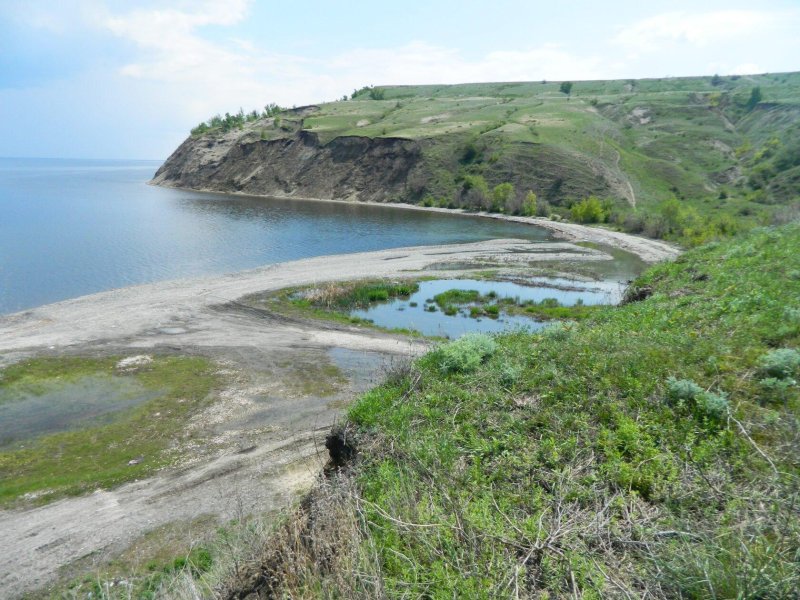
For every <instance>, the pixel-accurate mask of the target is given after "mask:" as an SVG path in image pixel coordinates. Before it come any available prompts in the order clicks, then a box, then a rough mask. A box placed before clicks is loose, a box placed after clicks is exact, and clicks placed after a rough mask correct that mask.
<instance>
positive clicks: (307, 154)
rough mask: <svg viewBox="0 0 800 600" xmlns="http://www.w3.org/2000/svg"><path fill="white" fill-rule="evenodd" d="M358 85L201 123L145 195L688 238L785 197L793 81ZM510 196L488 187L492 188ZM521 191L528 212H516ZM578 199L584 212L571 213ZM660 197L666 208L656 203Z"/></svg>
mask: <svg viewBox="0 0 800 600" xmlns="http://www.w3.org/2000/svg"><path fill="white" fill-rule="evenodd" d="M565 90H566V88H564V86H563V84H562V83H559V82H532V83H486V84H465V85H448V86H386V87H380V88H363V89H362V90H358V91H356V92H355V93H354V94H353V96H352V98H350V99H347V100H344V99H343V100H340V101H338V102H331V103H325V104H320V105H314V106H306V107H301V108H295V109H280V108H278V107H275V106H274V105H271V106H269V107H267V110H265V111H264V112H263V113H259V112H257V111H253V112H252V113H250V114H245V113H243V112H240V113H238V114H236V115H226V117H215V118H214V119H211V120H209V121H208V122H207V123H203V124H201V125H200V126H198V127H197V128H195V130H194V131H193V133H192V135H191V136H190V137H189V138H188V139H187V140H186V141H185V142H184V143H183V144H182V145H181V146H180V147H179V148H178V149H177V150H176V151H175V152H174V153H173V155H172V156H170V158H169V159H168V160H167V161H166V162H165V164H164V165H163V166H162V167H161V169H159V171H158V172H157V173H156V176H155V177H154V179H153V182H154V183H156V184H159V185H166V186H176V187H187V188H193V189H204V190H213V191H223V192H241V193H248V194H256V195H277V196H289V197H316V198H334V199H348V200H364V201H378V202H393V201H403V202H411V203H421V204H428V205H436V206H449V207H466V208H469V209H486V210H498V211H504V212H508V213H531V212H534V211H535V212H537V214H539V215H540V216H550V215H556V216H557V217H556V218H559V217H560V218H570V219H574V220H579V221H583V222H595V221H609V222H611V223H612V224H615V225H616V226H618V227H620V228H622V229H625V230H628V231H632V232H644V233H646V234H648V235H650V236H653V237H685V238H690V239H692V238H693V239H694V240H695V241H703V239H706V238H707V237H709V236H710V235H713V234H714V233H715V232H719V231H722V232H726V231H725V230H726V229H736V228H738V227H740V225H741V224H742V223H745V224H746V223H756V222H765V221H767V220H768V219H770V218H771V215H772V214H773V213H774V212H775V211H776V208H775V207H776V205H777V206H780V205H791V204H793V203H796V201H797V198H798V195H800V194H799V191H800V73H784V74H767V75H753V76H742V77H739V76H732V77H717V76H714V77H694V78H671V79H647V80H624V81H623V80H620V81H584V82H575V83H574V84H572V86H571V89H570V90H569V92H570V93H569V94H567V93H565ZM505 183H509V184H511V185H512V186H513V187H512V188H508V187H507V186H506V187H505V188H502V187H501V188H500V189H497V186H499V185H501V184H505ZM528 192H533V193H535V194H536V197H537V200H536V202H529V203H527V204H526V203H525V200H526V198H528V197H529V196H528ZM590 196H596V197H597V198H598V199H599V200H600V201H601V203H600V204H598V206H597V207H596V208H595V209H592V210H584V211H576V210H571V209H574V208H575V205H576V204H577V203H579V202H581V201H583V200H585V199H586V198H588V197H590ZM672 199H675V200H677V203H674V202H673V203H672V204H670V201H671V200H672Z"/></svg>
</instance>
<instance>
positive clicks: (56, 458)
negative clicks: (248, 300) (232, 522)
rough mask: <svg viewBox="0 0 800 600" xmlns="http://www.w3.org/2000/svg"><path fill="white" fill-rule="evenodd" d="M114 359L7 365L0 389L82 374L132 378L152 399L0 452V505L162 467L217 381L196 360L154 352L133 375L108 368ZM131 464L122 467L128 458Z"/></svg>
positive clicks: (46, 385) (44, 384)
mask: <svg viewBox="0 0 800 600" xmlns="http://www.w3.org/2000/svg"><path fill="white" fill-rule="evenodd" d="M119 358H120V357H115V358H103V359H96V358H80V357H76V358H38V359H32V360H29V361H24V362H22V363H18V364H16V365H12V366H10V367H7V368H6V369H4V370H3V372H2V378H0V387H7V386H16V387H22V386H24V388H25V389H26V390H27V391H28V392H31V393H36V390H37V389H52V388H53V386H54V385H58V384H59V383H60V382H64V383H66V382H69V381H75V380H78V379H80V378H81V377H86V376H93V375H99V376H105V377H113V378H117V377H119V378H135V379H136V380H137V381H138V383H139V384H141V385H142V386H143V387H144V388H145V389H147V390H153V391H156V392H158V394H157V395H156V397H155V398H154V399H152V400H149V401H147V402H145V403H143V404H141V405H138V406H136V407H134V408H130V409H127V410H125V411H123V412H120V413H118V414H117V415H116V416H115V417H114V419H113V421H112V422H111V423H107V424H102V425H98V426H91V427H87V428H82V429H79V430H74V431H64V432H60V433H55V434H50V435H44V436H40V437H37V438H33V439H31V440H26V441H24V442H18V443H15V444H14V445H13V446H10V447H8V448H6V449H4V450H2V451H0V480H2V485H0V504H4V505H8V504H11V503H13V502H15V501H16V500H18V499H20V497H22V496H24V495H26V494H31V495H32V497H34V498H35V501H36V502H48V501H52V500H54V499H57V498H60V497H63V496H72V495H78V494H83V493H87V492H90V491H93V490H95V489H97V488H109V487H113V486H116V485H119V484H121V483H124V482H126V481H132V480H134V479H139V478H141V477H144V476H146V475H148V474H150V473H152V472H153V471H155V470H156V469H158V468H160V467H163V466H165V465H168V464H169V463H170V460H171V459H170V457H169V455H168V452H167V451H168V449H169V448H170V447H172V446H173V445H174V444H175V443H176V442H178V441H179V440H180V439H182V438H183V437H184V435H185V434H184V433H182V431H181V430H182V427H183V426H184V425H185V423H186V422H187V420H188V419H189V417H190V416H191V415H192V414H194V413H195V412H197V411H198V410H199V409H200V408H202V407H203V406H205V405H206V404H207V403H208V402H209V401H210V399H211V396H212V391H213V390H214V389H215V387H216V386H217V385H218V377H217V376H216V375H215V374H214V370H213V366H212V365H211V364H210V363H209V361H207V360H206V359H203V358H195V357H156V358H155V359H154V361H153V362H152V363H150V364H149V365H146V366H142V367H139V368H137V369H136V370H135V372H129V373H121V372H118V371H117V370H116V369H115V365H116V363H117V361H118V360H119ZM137 458H141V461H140V462H139V463H138V464H133V465H129V464H128V462H129V461H131V460H132V459H137Z"/></svg>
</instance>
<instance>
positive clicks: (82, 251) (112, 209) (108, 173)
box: [0, 159, 549, 314]
mask: <svg viewBox="0 0 800 600" xmlns="http://www.w3.org/2000/svg"><path fill="white" fill-rule="evenodd" d="M159 164H160V163H159V162H158V161H124V162H122V161H72V160H38V159H0V314H3V313H10V312H15V311H18V310H22V309H25V308H31V307H34V306H39V305H42V304H47V303H50V302H56V301H58V300H64V299H67V298H74V297H77V296H81V295H84V294H90V293H93V292H99V291H102V290H107V289H111V288H116V287H122V286H128V285H133V284H138V283H146V282H150V281H159V280H166V279H174V278H177V277H190V276H198V275H209V274H217V273H225V272H230V271H239V270H242V269H248V268H252V267H257V266H260V265H265V264H270V263H276V262H282V261H286V260H293V259H298V258H306V257H310V256H320V255H326V254H341V253H346V252H361V251H367V250H379V249H384V248H397V247H401V246H415V245H425V244H444V243H455V242H469V241H479V240H486V239H492V238H501V237H505V238H508V237H516V238H525V239H532V240H544V239H549V238H548V234H547V232H545V231H543V230H540V229H536V228H534V227H530V226H525V225H521V224H515V223H503V222H501V221H494V220H490V219H481V218H477V217H468V216H460V215H441V214H433V213H424V212H415V211H405V210H397V209H392V208H390V207H382V206H365V205H349V204H348V205H343V204H333V203H324V202H313V201H298V200H271V199H270V200H267V199H261V198H243V197H229V196H224V195H218V194H204V193H198V192H185V191H180V190H170V189H164V188H158V187H154V186H149V185H146V182H147V181H148V180H149V179H150V178H151V177H152V175H153V173H154V172H155V170H156V169H157V168H158V166H159Z"/></svg>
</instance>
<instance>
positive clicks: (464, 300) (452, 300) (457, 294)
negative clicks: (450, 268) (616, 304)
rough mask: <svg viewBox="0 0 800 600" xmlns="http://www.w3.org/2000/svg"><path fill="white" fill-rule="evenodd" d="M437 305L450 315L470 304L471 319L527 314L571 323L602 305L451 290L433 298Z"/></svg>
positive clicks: (540, 318)
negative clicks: (572, 304) (520, 298)
mask: <svg viewBox="0 0 800 600" xmlns="http://www.w3.org/2000/svg"><path fill="white" fill-rule="evenodd" d="M433 301H434V303H435V304H436V305H437V306H439V308H440V309H441V310H442V312H444V313H445V314H447V315H455V314H457V313H458V307H459V306H464V305H467V306H468V309H469V316H470V317H472V318H479V317H484V316H486V317H489V318H494V319H496V318H498V317H499V316H500V313H501V312H502V313H506V314H511V315H525V316H527V317H532V318H535V319H537V320H540V321H550V320H571V321H580V320H583V319H586V318H588V317H590V316H591V315H593V314H594V313H595V312H596V311H597V310H599V309H601V308H602V307H600V306H586V305H584V304H576V305H574V306H562V305H561V304H560V303H559V302H558V300H556V299H555V298H545V299H544V300H542V301H541V302H534V301H532V300H524V301H521V300H519V298H498V297H497V294H496V293H494V292H489V293H488V294H481V293H480V292H478V291H477V290H459V289H452V290H447V291H445V292H442V293H441V294H437V295H436V296H434V297H433Z"/></svg>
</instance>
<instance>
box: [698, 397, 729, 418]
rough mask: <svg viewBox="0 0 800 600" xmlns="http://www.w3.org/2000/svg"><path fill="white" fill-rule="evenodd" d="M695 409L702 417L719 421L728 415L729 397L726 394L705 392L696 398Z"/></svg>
mask: <svg viewBox="0 0 800 600" xmlns="http://www.w3.org/2000/svg"><path fill="white" fill-rule="evenodd" d="M695 408H696V409H697V412H698V413H700V415H702V416H705V417H708V418H710V419H714V420H715V421H719V420H721V419H722V418H723V417H724V416H725V415H727V414H728V396H727V394H725V392H719V393H717V394H714V393H712V392H703V393H701V394H700V395H698V396H697V398H695Z"/></svg>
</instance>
